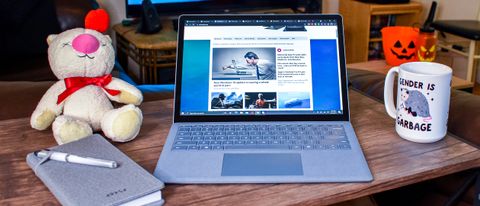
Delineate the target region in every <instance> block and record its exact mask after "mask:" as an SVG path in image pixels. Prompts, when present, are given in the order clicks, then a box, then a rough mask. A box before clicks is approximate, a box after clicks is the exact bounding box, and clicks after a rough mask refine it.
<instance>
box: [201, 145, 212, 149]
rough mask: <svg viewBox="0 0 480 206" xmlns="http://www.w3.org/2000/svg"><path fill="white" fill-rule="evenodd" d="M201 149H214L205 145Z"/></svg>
mask: <svg viewBox="0 0 480 206" xmlns="http://www.w3.org/2000/svg"><path fill="white" fill-rule="evenodd" d="M199 149H200V150H211V149H212V146H208V145H203V146H200V148H199Z"/></svg>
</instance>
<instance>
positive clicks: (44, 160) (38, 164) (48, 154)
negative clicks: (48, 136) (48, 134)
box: [33, 149, 52, 176]
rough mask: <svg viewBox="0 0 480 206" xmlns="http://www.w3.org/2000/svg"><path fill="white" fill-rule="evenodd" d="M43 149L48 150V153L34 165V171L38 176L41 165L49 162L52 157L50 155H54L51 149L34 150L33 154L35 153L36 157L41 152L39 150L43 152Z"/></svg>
mask: <svg viewBox="0 0 480 206" xmlns="http://www.w3.org/2000/svg"><path fill="white" fill-rule="evenodd" d="M42 151H47V152H46V153H47V155H46V156H44V157H42V159H41V160H40V161H39V162H38V163H37V164H36V165H35V166H34V167H33V172H35V175H37V176H38V174H37V170H38V167H39V166H40V165H42V164H43V163H45V162H47V161H48V160H49V159H50V156H51V155H52V153H51V152H50V150H48V149H46V150H38V151H35V152H33V154H34V155H35V156H36V157H38V153H39V152H42Z"/></svg>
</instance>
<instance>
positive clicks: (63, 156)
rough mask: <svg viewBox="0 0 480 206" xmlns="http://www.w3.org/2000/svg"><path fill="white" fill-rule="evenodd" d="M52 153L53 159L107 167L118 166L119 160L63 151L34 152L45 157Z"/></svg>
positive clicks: (51, 157)
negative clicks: (83, 155) (82, 155)
mask: <svg viewBox="0 0 480 206" xmlns="http://www.w3.org/2000/svg"><path fill="white" fill-rule="evenodd" d="M49 153H51V155H50V158H49V159H51V160H55V161H61V162H68V163H75V164H82V165H91V166H97V167H107V168H117V166H118V165H117V162H115V161H111V160H104V159H96V158H91V157H81V156H77V155H72V154H68V153H63V152H55V151H50V150H40V151H36V152H34V154H35V155H36V156H37V157H40V158H44V157H46V156H48V154H49Z"/></svg>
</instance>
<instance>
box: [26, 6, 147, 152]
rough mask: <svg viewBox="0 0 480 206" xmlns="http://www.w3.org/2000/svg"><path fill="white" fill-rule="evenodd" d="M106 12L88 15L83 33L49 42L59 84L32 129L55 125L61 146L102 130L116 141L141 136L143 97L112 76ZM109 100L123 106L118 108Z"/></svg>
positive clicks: (54, 37) (38, 109)
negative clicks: (141, 105)
mask: <svg viewBox="0 0 480 206" xmlns="http://www.w3.org/2000/svg"><path fill="white" fill-rule="evenodd" d="M108 21H109V20H108V15H107V14H106V12H105V11H104V10H101V9H99V10H93V11H90V12H89V13H88V14H87V17H86V19H85V28H75V29H71V30H67V31H64V32H62V33H60V34H58V35H55V34H52V35H49V36H48V38H47V43H48V60H49V63H50V67H51V69H52V71H53V73H54V74H55V76H56V77H57V78H58V79H59V81H57V82H56V83H55V84H53V85H52V86H51V87H50V88H49V89H48V90H47V92H46V93H45V94H44V95H43V97H42V98H41V100H40V102H39V103H38V105H37V107H36V109H35V111H34V112H33V114H32V116H31V119H30V124H31V126H32V128H34V129H37V130H45V129H47V128H48V127H49V126H50V125H52V130H53V136H54V138H55V140H56V141H57V143H58V144H64V143H68V142H71V141H75V140H78V139H81V138H84V137H87V136H90V135H92V134H93V132H96V131H100V130H101V131H103V133H104V135H105V136H106V137H108V138H110V139H112V140H113V141H118V142H126V141H130V140H132V139H133V138H135V137H136V136H137V134H138V133H139V130H140V126H141V124H142V121H143V116H142V112H141V110H140V109H139V108H138V107H137V105H139V104H140V103H141V102H142V101H143V96H142V93H141V92H140V90H138V89H137V88H136V87H134V86H133V85H131V84H129V83H127V82H125V81H123V80H121V79H118V78H115V77H112V75H111V74H110V73H111V71H112V69H113V66H114V62H115V52H114V49H113V46H112V40H111V39H110V37H109V36H108V35H104V34H103V32H105V31H106V29H107V28H108ZM111 101H115V102H119V103H122V104H126V105H123V106H121V107H119V108H114V107H113V105H112V103H111Z"/></svg>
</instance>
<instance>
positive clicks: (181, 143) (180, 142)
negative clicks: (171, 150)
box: [175, 141, 197, 145]
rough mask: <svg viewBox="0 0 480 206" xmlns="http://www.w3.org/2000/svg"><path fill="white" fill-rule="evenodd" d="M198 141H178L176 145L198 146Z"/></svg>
mask: <svg viewBox="0 0 480 206" xmlns="http://www.w3.org/2000/svg"><path fill="white" fill-rule="evenodd" d="M196 144H197V141H176V142H175V145H196Z"/></svg>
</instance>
